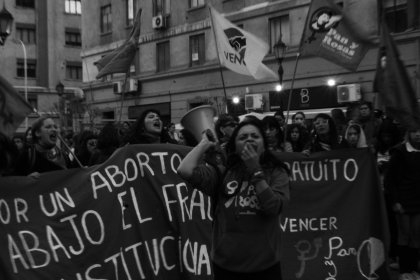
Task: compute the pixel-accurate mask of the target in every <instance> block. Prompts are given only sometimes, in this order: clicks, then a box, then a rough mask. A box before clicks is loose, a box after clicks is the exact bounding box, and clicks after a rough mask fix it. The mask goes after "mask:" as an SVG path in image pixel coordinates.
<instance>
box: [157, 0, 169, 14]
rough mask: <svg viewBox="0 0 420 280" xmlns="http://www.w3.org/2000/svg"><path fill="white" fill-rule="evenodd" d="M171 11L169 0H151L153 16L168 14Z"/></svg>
mask: <svg viewBox="0 0 420 280" xmlns="http://www.w3.org/2000/svg"><path fill="white" fill-rule="evenodd" d="M170 13H171V0H153V16H157V15H169V14H170Z"/></svg>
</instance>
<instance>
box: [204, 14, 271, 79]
mask: <svg viewBox="0 0 420 280" xmlns="http://www.w3.org/2000/svg"><path fill="white" fill-rule="evenodd" d="M210 12H211V16H212V25H213V28H214V31H215V32H214V33H215V36H216V38H215V39H216V44H217V49H218V51H219V59H220V64H221V65H224V66H225V67H227V68H229V69H230V70H232V71H234V72H236V73H239V74H243V75H247V76H253V77H254V78H255V79H257V80H260V79H264V78H274V79H277V78H278V77H277V75H276V74H275V73H274V72H273V71H272V70H271V69H270V68H268V67H267V66H265V65H264V64H263V63H262V60H263V58H264V56H265V55H266V54H267V52H268V50H269V48H268V45H267V44H266V43H265V42H264V41H262V40H261V39H259V38H257V37H256V36H254V35H252V34H251V33H248V32H246V31H245V30H243V29H241V28H239V27H237V26H235V25H233V24H232V23H231V22H230V21H228V20H227V19H225V18H224V17H223V16H222V15H221V14H219V13H218V12H217V11H216V10H215V9H213V8H210Z"/></svg>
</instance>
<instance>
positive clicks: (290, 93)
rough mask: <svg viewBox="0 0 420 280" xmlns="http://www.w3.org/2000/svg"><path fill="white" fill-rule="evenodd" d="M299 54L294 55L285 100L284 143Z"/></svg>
mask: <svg viewBox="0 0 420 280" xmlns="http://www.w3.org/2000/svg"><path fill="white" fill-rule="evenodd" d="M299 57H300V52H297V53H296V61H295V68H294V70H293V76H292V82H291V84H290V90H289V96H288V98H287V113H286V120H285V125H284V142H285V143H286V136H287V123H288V121H289V114H290V104H291V102H292V93H293V87H294V85H295V79H296V70H297V66H298V62H299Z"/></svg>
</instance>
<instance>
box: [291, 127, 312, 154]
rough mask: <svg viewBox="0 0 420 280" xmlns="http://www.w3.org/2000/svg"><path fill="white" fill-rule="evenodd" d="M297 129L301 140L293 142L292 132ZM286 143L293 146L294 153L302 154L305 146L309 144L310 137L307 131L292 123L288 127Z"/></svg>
mask: <svg viewBox="0 0 420 280" xmlns="http://www.w3.org/2000/svg"><path fill="white" fill-rule="evenodd" d="M294 129H297V130H298V131H299V139H298V140H297V141H293V140H292V136H291V135H292V131H293V130H294ZM286 141H288V142H290V144H292V148H293V152H302V151H303V149H304V147H305V144H306V143H307V142H308V135H307V132H306V129H305V128H304V127H303V126H302V125H301V124H298V123H292V124H289V125H288V126H287V132H286Z"/></svg>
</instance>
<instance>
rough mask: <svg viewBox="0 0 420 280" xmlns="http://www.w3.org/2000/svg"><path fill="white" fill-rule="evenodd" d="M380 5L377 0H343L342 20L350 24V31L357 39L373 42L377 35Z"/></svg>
mask: <svg viewBox="0 0 420 280" xmlns="http://www.w3.org/2000/svg"><path fill="white" fill-rule="evenodd" d="M380 10H381V5H380V3H378V0H344V1H343V14H344V20H346V21H347V23H348V25H349V26H351V29H352V30H351V31H353V32H352V34H353V35H355V36H356V38H357V39H359V40H361V41H363V42H365V43H369V44H373V43H374V42H375V39H376V37H377V36H378V35H379V33H378V27H379V18H378V16H379V11H380Z"/></svg>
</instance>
